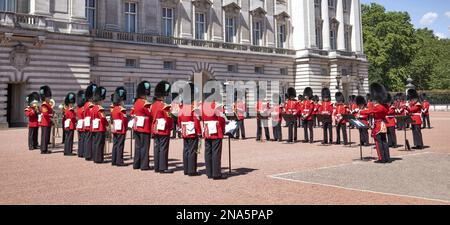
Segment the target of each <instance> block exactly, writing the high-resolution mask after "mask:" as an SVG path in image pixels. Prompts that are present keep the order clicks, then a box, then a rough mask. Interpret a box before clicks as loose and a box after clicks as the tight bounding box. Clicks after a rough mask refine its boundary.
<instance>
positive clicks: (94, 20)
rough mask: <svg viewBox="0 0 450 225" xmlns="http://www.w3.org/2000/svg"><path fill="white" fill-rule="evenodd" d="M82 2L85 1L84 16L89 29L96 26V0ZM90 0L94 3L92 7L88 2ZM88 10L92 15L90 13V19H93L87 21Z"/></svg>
mask: <svg viewBox="0 0 450 225" xmlns="http://www.w3.org/2000/svg"><path fill="white" fill-rule="evenodd" d="M84 2H85V3H84V7H85V16H86V20H87V21H88V24H89V29H95V28H97V0H85V1H84ZM91 2H93V3H94V6H93V7H91V6H90V4H89V3H91ZM89 11H92V12H93V15H92V20H93V21H92V22H91V21H89V17H88V15H89V13H88V12H89ZM91 23H92V24H91Z"/></svg>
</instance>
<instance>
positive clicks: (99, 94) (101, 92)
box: [93, 87, 106, 102]
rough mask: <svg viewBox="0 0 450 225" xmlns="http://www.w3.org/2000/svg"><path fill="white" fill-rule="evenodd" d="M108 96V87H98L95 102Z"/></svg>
mask: <svg viewBox="0 0 450 225" xmlns="http://www.w3.org/2000/svg"><path fill="white" fill-rule="evenodd" d="M105 98H106V88H104V87H98V88H96V89H95V92H94V97H93V100H94V102H100V101H103V100H105Z"/></svg>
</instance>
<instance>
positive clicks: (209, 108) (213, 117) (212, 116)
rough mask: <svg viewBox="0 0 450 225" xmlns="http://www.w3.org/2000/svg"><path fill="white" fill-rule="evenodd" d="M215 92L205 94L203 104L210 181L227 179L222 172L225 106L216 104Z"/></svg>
mask: <svg viewBox="0 0 450 225" xmlns="http://www.w3.org/2000/svg"><path fill="white" fill-rule="evenodd" d="M214 93H215V92H213V93H208V94H205V97H204V99H205V101H204V102H203V104H202V119H203V124H204V130H203V137H204V138H205V165H206V175H207V176H208V178H209V179H214V180H218V179H225V178H226V177H224V176H223V175H222V171H221V162H222V139H223V134H224V131H225V118H224V115H223V114H224V109H223V106H220V105H218V104H216V101H215V99H214V97H213V96H210V95H214Z"/></svg>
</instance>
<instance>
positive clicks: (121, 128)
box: [111, 87, 128, 166]
mask: <svg viewBox="0 0 450 225" xmlns="http://www.w3.org/2000/svg"><path fill="white" fill-rule="evenodd" d="M125 100H127V91H126V90H125V88H124V87H118V88H116V90H115V91H114V93H113V95H112V99H111V102H112V109H111V119H112V123H113V126H112V134H113V148H112V162H111V164H112V165H113V166H125V163H124V162H123V149H124V148H125V138H126V136H127V126H128V119H127V109H126V108H125V107H123V102H124V101H125Z"/></svg>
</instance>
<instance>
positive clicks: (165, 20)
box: [161, 7, 175, 37]
mask: <svg viewBox="0 0 450 225" xmlns="http://www.w3.org/2000/svg"><path fill="white" fill-rule="evenodd" d="M168 11H171V17H169V16H167V14H168ZM174 13H175V9H174V8H172V7H162V14H161V21H162V22H161V23H162V24H161V25H162V35H164V36H166V37H173V36H174V33H175V14H174ZM164 14H165V15H164ZM169 21H170V23H169ZM169 24H170V28H171V29H170V34H169V29H168V25H169Z"/></svg>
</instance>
